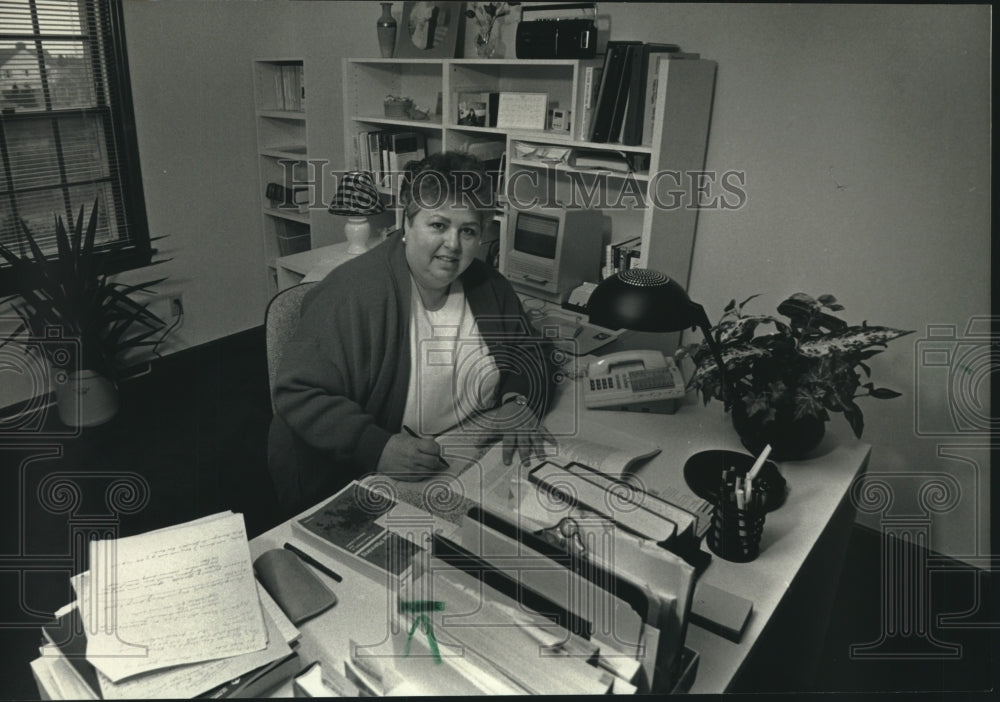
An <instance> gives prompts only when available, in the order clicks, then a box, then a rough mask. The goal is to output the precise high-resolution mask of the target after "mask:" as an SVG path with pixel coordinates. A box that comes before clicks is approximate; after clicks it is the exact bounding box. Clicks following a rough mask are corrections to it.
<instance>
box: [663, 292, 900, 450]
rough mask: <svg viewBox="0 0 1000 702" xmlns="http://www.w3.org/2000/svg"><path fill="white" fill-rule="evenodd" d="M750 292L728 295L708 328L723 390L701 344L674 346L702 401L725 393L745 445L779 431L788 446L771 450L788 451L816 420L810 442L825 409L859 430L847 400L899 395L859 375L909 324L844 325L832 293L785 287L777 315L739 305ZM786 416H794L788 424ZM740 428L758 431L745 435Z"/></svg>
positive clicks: (855, 409)
mask: <svg viewBox="0 0 1000 702" xmlns="http://www.w3.org/2000/svg"><path fill="white" fill-rule="evenodd" d="M755 297H757V295H753V296H751V297H749V298H747V299H746V300H744V301H743V302H741V303H739V304H736V301H735V300H731V301H730V302H729V304H728V305H727V306H726V308H725V310H724V312H723V316H722V318H721V320H720V321H719V323H718V324H717V325H716V326H715V327H713V329H712V334H713V335H714V337H715V338H716V339H717V340H718V342H719V346H720V348H721V354H722V359H723V362H724V363H725V367H726V379H727V382H728V384H729V386H730V388H731V389H732V393H731V394H732V397H731V398H725V397H724V394H723V388H722V385H721V383H720V377H719V372H718V369H717V366H716V364H715V361H714V360H713V359H712V356H711V354H710V353H709V350H708V348H707V346H706V345H704V344H702V345H698V344H694V345H691V346H687V347H682V348H681V349H679V350H678V352H677V354H676V356H677V357H678V358H682V357H685V356H691V357H692V358H693V359H694V362H695V365H696V369H695V372H694V375H693V376H692V378H691V381H690V385H691V386H692V387H694V388H697V389H698V390H699V391H700V392H701V394H702V397H703V399H704V402H705V404H708V402H709V401H710V400H712V399H717V400H723V401H726V408H727V409H732V410H733V420H734V424H736V425H737V429H738V430H741V436H742V438H743V442H744V444H745V445H746V446H747V448H749V449H750V450H752V451H755V450H759V449H760V448H762V447H763V445H764V444H765V443H772V444H773V443H774V441H772V440H776V441H779V442H783V440H784V439H786V438H787V440H788V442H787V443H788V444H789V446H787V447H781V448H785V449H786V450H785V451H779V450H778V448H779V447H775V449H776V455H780V454H781V453H785V454H786V455H788V454H791V453H794V452H796V451H795V449H798V448H801V444H802V443H803V441H805V440H806V439H808V438H811V437H806V436H803V435H802V434H803V432H808V431H810V427H815V426H817V425H818V426H819V431H818V434H819V436H818V437H815V441H816V442H818V440H819V439H820V438H822V427H823V423H824V422H826V421H828V420H829V419H830V413H831V412H840V413H842V414H843V415H844V417H845V418H846V419H847V421H848V423H849V424H850V425H851V429H852V430H853V431H854V435H855V436H857V437H859V438H860V437H861V434H862V432H863V430H864V415H863V414H862V412H861V408H860V407H859V406H858V404H857V402H855V400H856V399H857V398H859V397H874V398H878V399H889V398H893V397H898V396H899V393H898V392H896V391H894V390H890V389H888V388H879V387H875V385H874V384H873V383H872V382H870V381H869V382H865V380H866V379H867V378H869V377H870V375H871V370H870V369H869V367H868V366H867V365H866V364H865V361H866V360H868V359H869V358H871V357H872V356H874V355H876V354H878V353H881V352H882V351H883V350H884V349H885V348H886V345H887V344H888V342H890V341H892V340H893V339H896V338H899V337H901V336H904V335H906V334H910V333H912V332H910V331H901V330H899V329H892V328H890V327H878V326H869V325H868V323H867V322H862V323H861V325H860V326H858V325H854V326H852V325H848V324H847V322H845V321H844V320H842V319H840V318H838V317H835V316H833V315H832V314H830V312H837V311H840V310H842V309H844V307H843V306H842V305H840V304H838V303H837V300H836V298H835V297H834V296H833V295H820V296H819V297H818V298H813V297H811V296H809V295H806V294H805V293H796V294H794V295H792V296H791V297H789V298H788V299H786V300H785V301H783V302H782V303H781V304H779V305H778V313H779V314H780V315H782V316H783V317H785V319H784V320H783V319H781V318H779V317H775V316H772V315H753V314H746V313H744V306H745V305H746V304H747V303H748V302H750V301H751V300H753V299H754V298H755ZM859 371H860V372H859ZM861 373H864V376H865V378H864V379H863V378H862V376H861ZM792 422H797V423H798V424H797V425H794V426H791V423H792ZM741 424H742V425H743V426H742V427H741V426H740V425H741ZM790 427H791V428H790ZM744 431H746V432H749V433H753V432H756V433H757V434H758V436H757V437H754V436H747V435H745V434H744ZM812 431H813V433H816V432H815V429H812ZM786 433H787V434H788V436H787V437H786V436H785V434H786ZM806 443H808V441H806ZM809 448H811V447H809Z"/></svg>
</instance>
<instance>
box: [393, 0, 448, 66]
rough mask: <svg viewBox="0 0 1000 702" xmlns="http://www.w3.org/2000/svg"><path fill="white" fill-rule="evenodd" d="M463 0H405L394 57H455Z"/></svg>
mask: <svg viewBox="0 0 1000 702" xmlns="http://www.w3.org/2000/svg"><path fill="white" fill-rule="evenodd" d="M464 15H465V3H463V2H435V1H434V0H430V1H429V2H428V1H422V2H404V3H403V16H402V21H401V22H400V23H399V30H398V31H397V32H396V50H395V52H394V53H393V58H454V57H455V48H456V47H457V46H458V24H459V22H460V21H461V18H462V17H463V16H464Z"/></svg>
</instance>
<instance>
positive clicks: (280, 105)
mask: <svg viewBox="0 0 1000 702" xmlns="http://www.w3.org/2000/svg"><path fill="white" fill-rule="evenodd" d="M274 92H275V107H277V109H279V110H287V111H289V112H301V111H303V110H304V109H305V84H304V83H303V82H302V66H300V65H297V64H281V65H280V66H277V67H275V70H274Z"/></svg>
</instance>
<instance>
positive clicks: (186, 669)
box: [97, 610, 292, 700]
mask: <svg viewBox="0 0 1000 702" xmlns="http://www.w3.org/2000/svg"><path fill="white" fill-rule="evenodd" d="M279 611H280V610H279ZM264 619H265V622H266V625H267V640H268V644H267V648H264V649H262V650H260V651H253V652H251V653H245V654H243V655H242V656H231V657H229V658H220V659H218V660H213V661H206V662H203V663H190V664H188V665H180V666H175V667H173V668H168V669H166V670H158V671H154V672H152V673H146V674H145V675H137V676H135V677H131V678H128V679H127V680H122V681H121V682H118V683H115V682H113V681H112V680H111V679H110V678H108V677H107V676H106V675H104V674H103V673H101V672H100V671H98V674H97V679H98V681H99V683H100V685H101V695H102V696H103V697H104V699H106V700H122V699H131V700H137V699H164V698H168V697H170V698H174V699H180V698H188V697H195V696H197V695H200V694H201V693H203V692H207V691H208V690H211V689H213V688H215V687H218V686H219V685H222V684H224V683H227V682H229V681H230V680H234V679H235V678H238V677H240V676H241V675H243V674H245V673H248V672H250V671H252V670H254V669H256V668H259V667H261V666H263V665H267V664H268V663H271V662H272V661H276V660H278V659H279V658H284V657H285V656H287V655H288V654H289V653H291V652H292V649H291V648H290V647H289V645H288V642H287V641H286V637H285V636H284V635H283V634H282V633H281V625H279V624H278V623H277V622H276V621H274V620H273V619H272V618H271V617H270V616H268V615H267V614H265V616H264Z"/></svg>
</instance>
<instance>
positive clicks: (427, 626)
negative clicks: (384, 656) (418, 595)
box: [399, 600, 444, 665]
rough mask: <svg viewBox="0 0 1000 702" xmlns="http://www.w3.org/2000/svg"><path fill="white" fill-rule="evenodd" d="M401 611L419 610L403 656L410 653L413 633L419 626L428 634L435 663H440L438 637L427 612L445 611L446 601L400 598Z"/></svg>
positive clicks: (428, 642) (429, 646)
mask: <svg viewBox="0 0 1000 702" xmlns="http://www.w3.org/2000/svg"><path fill="white" fill-rule="evenodd" d="M399 611H400V612H419V614H417V616H416V618H415V619H414V620H413V626H411V627H410V632H409V634H408V635H407V637H406V645H405V646H404V647H403V657H404V658H406V657H407V656H409V655H410V644H411V643H412V642H413V635H414V634H415V633H416V631H417V627H418V626H419V627H420V628H421V629H422V630H423V632H424V634H425V635H426V636H427V646H428V648H430V650H431V655H432V656H434V665H440V664H441V651H440V650H439V649H438V644H437V639H436V638H435V637H434V627H433V625H432V624H431V618H430V617H429V616H427V614H425V612H442V611H444V602H441V601H439V600H400V602H399Z"/></svg>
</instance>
